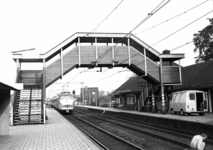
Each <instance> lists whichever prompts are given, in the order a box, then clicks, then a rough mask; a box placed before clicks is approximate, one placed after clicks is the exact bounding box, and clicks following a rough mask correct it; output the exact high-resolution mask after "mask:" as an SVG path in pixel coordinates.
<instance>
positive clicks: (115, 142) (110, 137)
mask: <svg viewBox="0 0 213 150" xmlns="http://www.w3.org/2000/svg"><path fill="white" fill-rule="evenodd" d="M65 118H67V119H68V120H69V121H70V122H72V123H73V124H74V125H75V126H77V127H78V128H79V129H80V130H82V131H83V132H84V133H85V134H86V135H88V136H89V137H90V138H92V139H93V140H94V141H95V142H96V143H97V144H98V145H100V146H101V147H102V148H103V149H104V150H119V149H122V150H143V149H142V148H140V147H138V146H136V145H134V144H132V143H130V142H128V141H125V140H123V139H122V138H119V137H117V136H116V135H114V134H112V133H110V132H107V131H106V130H103V129H101V128H100V127H98V126H96V125H94V124H92V123H90V122H88V121H85V120H84V119H81V118H79V117H77V116H71V115H69V116H68V115H67V116H65Z"/></svg>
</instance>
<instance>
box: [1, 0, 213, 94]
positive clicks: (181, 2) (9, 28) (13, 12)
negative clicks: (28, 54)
mask: <svg viewBox="0 0 213 150" xmlns="http://www.w3.org/2000/svg"><path fill="white" fill-rule="evenodd" d="M165 1H167V0H165ZM205 1H206V0H171V1H170V2H169V3H168V4H167V5H165V6H164V7H163V8H162V9H161V10H159V11H158V12H157V13H156V14H154V15H153V16H152V17H151V18H150V19H149V20H147V21H146V22H145V23H143V24H142V25H141V26H140V27H138V28H137V30H135V31H134V32H133V33H134V34H135V35H136V36H137V37H138V38H140V39H141V40H142V41H144V42H146V43H147V44H148V45H151V46H153V44H155V43H157V42H158V41H160V40H162V39H163V38H165V37H167V36H168V35H170V34H172V33H174V32H175V31H177V30H179V29H181V28H183V27H184V26H186V25H188V24H190V23H192V22H193V21H195V20H196V19H198V18H200V17H201V16H203V15H205V14H206V13H208V12H210V11H211V10H213V0H207V1H206V2H205ZM120 2H121V3H120ZM160 2H162V0H123V1H121V0H18V1H17V0H1V1H0V19H1V24H0V41H1V42H0V49H1V55H0V57H1V58H0V69H1V72H4V73H1V74H0V80H1V81H8V82H14V81H15V76H16V75H15V71H16V65H15V63H14V62H13V61H12V58H11V51H16V50H23V49H29V48H35V52H36V53H45V52H46V51H48V50H50V49H51V48H52V47H54V46H55V45H57V44H58V43H60V42H61V41H63V40H65V39H66V38H67V37H69V36H71V35H72V34H74V33H76V32H91V31H92V30H93V29H94V28H95V27H96V26H97V25H99V24H100V23H101V21H103V20H104V19H105V18H106V16H107V15H109V13H110V12H112V10H113V9H114V8H115V7H116V6H117V5H118V4H119V3H120V5H119V6H118V7H117V9H115V11H114V12H113V13H112V14H111V15H110V16H109V17H108V18H107V19H106V20H104V21H103V23H102V24H101V25H100V26H99V27H98V28H97V30H96V32H116V33H128V32H130V31H131V30H132V29H133V28H134V27H135V26H136V25H137V24H138V23H139V22H140V21H141V20H143V19H144V18H145V17H146V16H147V14H148V13H150V12H151V11H152V10H153V9H154V8H155V7H156V6H157V5H158V4H159V3H160ZM202 2H204V3H203V4H201V3H202ZM198 4H201V5H200V6H198V7H197V8H194V9H192V10H190V11H187V10H189V9H190V8H192V7H194V6H196V5H198ZM185 11H187V12H186V13H184V14H182V15H180V16H179V17H176V18H174V19H172V20H169V19H170V18H172V17H174V16H176V15H178V14H181V13H183V12H185ZM212 17H213V13H209V14H208V15H206V16H204V17H203V18H201V19H199V20H198V21H195V22H194V23H192V24H191V25H189V26H188V27H186V28H184V29H183V30H181V31H179V32H177V33H176V34H174V35H172V36H170V37H169V38H167V39H165V40H163V41H162V42H159V43H158V44H156V45H154V46H153V48H154V49H155V50H156V51H158V52H160V53H161V52H162V51H163V50H165V49H168V50H172V49H174V48H176V47H179V46H181V45H183V44H186V43H187V42H191V41H192V39H193V34H194V33H196V32H198V30H201V29H203V28H204V27H205V26H207V25H208V24H209V22H208V20H207V18H212ZM166 20H168V22H166V23H163V24H161V25H159V26H155V25H157V24H159V23H161V22H164V21H166ZM153 26H154V28H152V29H149V30H146V29H148V28H150V27H153ZM145 30H146V31H145ZM193 49H194V45H193V43H191V44H188V45H186V46H183V47H181V48H179V49H177V50H174V51H172V53H184V54H185V59H183V60H182V61H181V65H182V66H188V65H192V64H194V61H195V60H194V59H193V58H194V57H195V56H197V54H195V53H193ZM83 70H86V68H85V69H80V70H74V71H72V72H70V73H69V75H67V76H66V77H65V79H64V80H63V81H61V82H65V81H70V82H73V83H74V82H75V83H76V84H72V85H70V86H69V90H74V89H75V90H76V92H77V94H78V93H79V88H80V87H82V84H77V83H79V82H85V84H84V86H85V85H86V86H88V87H97V86H98V87H99V90H106V91H112V90H114V89H116V88H117V87H118V86H120V85H121V84H122V83H123V82H125V81H126V80H127V79H128V78H129V77H130V76H131V75H132V73H131V72H130V71H129V72H128V71H127V72H122V73H118V74H116V73H117V72H118V71H120V70H122V68H121V69H112V70H109V71H106V72H102V73H100V72H94V71H93V72H90V71H88V72H86V73H83V72H82V71H83ZM96 70H98V68H97V69H96ZM105 70H107V69H105ZM80 72H82V73H80ZM113 74H116V75H113ZM76 75H78V76H77V77H76ZM108 76H110V77H108ZM74 77H75V78H74ZM73 78H74V79H73ZM71 79H73V80H71ZM98 80H99V81H98ZM55 86H60V88H61V85H55ZM51 90H52V92H54V89H53V88H52V89H51ZM48 91H49V90H48Z"/></svg>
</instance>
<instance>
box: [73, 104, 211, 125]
mask: <svg viewBox="0 0 213 150" xmlns="http://www.w3.org/2000/svg"><path fill="white" fill-rule="evenodd" d="M77 107H85V108H92V109H99V110H103V111H104V110H105V111H113V112H125V113H129V114H138V115H146V116H155V117H159V118H168V119H176V120H185V121H190V122H200V123H204V124H210V125H213V114H212V113H206V115H204V116H199V114H192V115H191V116H187V115H186V116H181V115H180V114H175V115H174V114H171V113H167V114H161V113H151V112H138V111H131V110H122V109H117V108H113V107H96V106H87V105H78V106H77Z"/></svg>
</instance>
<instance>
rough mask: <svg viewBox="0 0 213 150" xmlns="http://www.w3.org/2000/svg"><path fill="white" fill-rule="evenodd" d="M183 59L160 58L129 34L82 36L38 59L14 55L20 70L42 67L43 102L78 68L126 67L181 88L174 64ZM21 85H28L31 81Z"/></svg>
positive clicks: (156, 82) (154, 81) (159, 83)
mask: <svg viewBox="0 0 213 150" xmlns="http://www.w3.org/2000/svg"><path fill="white" fill-rule="evenodd" d="M182 58H184V54H170V52H169V51H164V53H163V54H161V53H159V52H157V51H156V50H154V49H153V48H152V47H151V46H149V45H147V44H146V43H144V42H143V41H142V40H140V39H139V38H137V37H136V36H134V35H132V34H126V33H82V32H80V33H75V34H73V35H72V36H70V37H69V38H67V39H66V40H64V41H63V42H61V43H59V44H58V45H56V46H55V47H54V48H52V49H51V50H49V51H47V52H46V53H44V54H39V55H37V56H36V57H35V56H34V57H32V56H31V57H29V56H27V57H26V56H24V54H22V53H16V54H13V59H14V60H15V61H16V62H17V63H18V65H17V66H19V64H20V63H35V62H36V63H42V64H43V68H42V71H41V76H42V79H41V78H40V80H41V84H40V85H41V86H42V87H41V91H42V92H41V93H42V101H43V102H44V100H45V97H46V95H45V94H46V92H45V91H46V90H45V89H46V88H47V87H48V86H50V85H51V84H53V83H54V82H55V81H57V80H58V79H60V78H63V76H64V75H66V74H67V73H68V72H70V71H71V70H72V69H74V68H79V67H87V68H94V67H108V68H113V67H126V68H128V69H129V70H131V71H133V72H134V73H136V74H137V75H138V76H141V77H142V78H144V79H145V80H147V81H148V82H149V83H151V84H153V85H154V86H161V87H163V86H165V85H174V84H181V70H180V66H179V65H177V64H176V63H174V62H175V61H178V60H180V59H182ZM35 74H36V73H35ZM34 76H36V75H34ZM21 82H22V83H24V85H27V84H28V82H29V81H26V82H25V80H22V81H21ZM15 102H17V101H15ZM41 110H42V108H41ZM41 112H42V111H41ZM30 114H31V113H30ZM42 119H43V118H42V117H41V121H42Z"/></svg>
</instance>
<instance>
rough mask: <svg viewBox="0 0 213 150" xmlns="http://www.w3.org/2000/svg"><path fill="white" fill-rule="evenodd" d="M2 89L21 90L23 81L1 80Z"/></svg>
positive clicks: (0, 87) (0, 86)
mask: <svg viewBox="0 0 213 150" xmlns="http://www.w3.org/2000/svg"><path fill="white" fill-rule="evenodd" d="M0 89H5V90H14V91H19V90H22V89H23V83H14V84H11V83H8V82H7V83H5V82H2V81H0Z"/></svg>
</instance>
